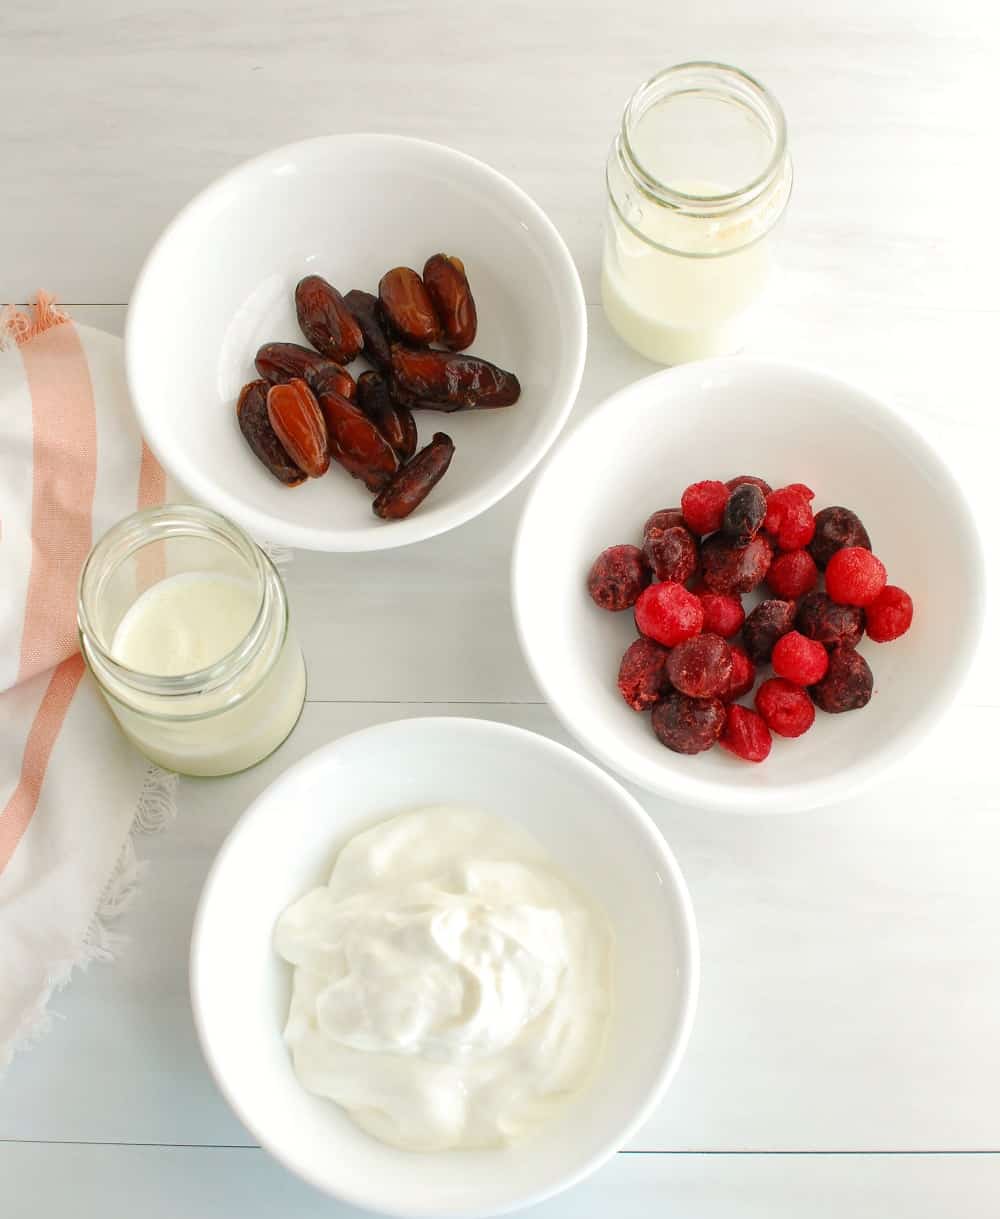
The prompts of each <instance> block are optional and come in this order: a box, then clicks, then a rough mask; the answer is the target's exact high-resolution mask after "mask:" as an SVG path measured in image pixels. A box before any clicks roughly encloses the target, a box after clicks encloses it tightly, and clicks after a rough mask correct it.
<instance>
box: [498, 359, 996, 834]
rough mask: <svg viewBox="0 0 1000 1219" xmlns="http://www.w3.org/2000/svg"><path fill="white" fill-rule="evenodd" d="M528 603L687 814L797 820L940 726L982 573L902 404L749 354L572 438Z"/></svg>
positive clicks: (977, 624) (615, 400)
mask: <svg viewBox="0 0 1000 1219" xmlns="http://www.w3.org/2000/svg"><path fill="white" fill-rule="evenodd" d="M740 471H748V472H747V473H740ZM513 597H514V608H515V617H516V620H517V625H518V631H519V635H520V639H521V643H522V646H523V649H524V653H525V656H526V658H527V660H528V663H529V665H530V666H531V668H532V671H533V673H534V675H535V677H536V678H537V680H538V682H539V684H540V685H541V687H542V689H543V691H544V693H545V695H546V696H547V698H548V699H549V701H550V703H551V705H552V707H553V709H554V710H555V712H556V713H557V715H559V717H560V718H561V719H562V721H563V722H564V723H565V725H566V726H567V727H568V728H569V729H570V731H572V732H573V733H574V734H575V735H576V736H577V738H578V739H579V740H580V741H581V742H582V743H583V744H584V745H585V746H586V747H587V748H589V749H590V750H591V752H593V753H594V754H595V755H596V756H597V757H599V758H600V759H601V760H602V761H604V762H605V763H606V764H607V765H609V766H611V767H613V768H614V769H615V770H617V771H619V772H620V773H621V774H623V775H624V776H625V777H627V778H629V779H631V780H633V781H634V782H636V783H638V784H640V785H642V786H643V787H646V788H648V789H649V790H651V791H654V792H657V793H659V794H662V795H667V796H673V797H675V798H677V799H679V800H683V801H685V802H687V803H691V804H698V805H702V806H710V807H718V808H724V809H729V810H732V811H740V812H779V811H793V810H796V809H804V808H809V807H815V806H817V805H821V804H827V803H831V802H834V801H837V800H841V799H844V798H846V797H847V796H848V795H849V794H851V793H853V792H855V791H857V790H859V789H860V788H861V787H862V786H864V785H865V784H866V783H868V782H870V781H871V780H872V779H874V778H875V777H876V776H877V775H879V774H880V773H881V772H883V771H884V770H885V769H886V768H887V767H888V766H889V765H890V764H891V763H893V762H895V761H897V760H898V759H900V758H902V757H903V756H904V755H905V753H906V752H907V751H908V750H909V749H910V748H912V747H913V745H915V744H916V743H917V742H918V741H919V740H920V739H922V738H923V737H924V736H926V734H927V733H928V732H929V731H930V730H931V729H932V727H933V725H934V723H935V722H936V720H937V719H938V717H939V716H940V715H941V714H942V712H943V711H944V710H945V709H946V708H947V706H948V704H949V702H950V701H951V698H952V696H953V695H954V693H955V691H956V690H957V688H958V685H959V683H960V682H961V680H962V677H963V675H964V673H965V671H966V669H967V668H968V666H969V664H970V663H971V660H972V657H973V654H974V650H975V647H976V643H977V641H978V637H979V634H980V632H981V627H982V620H983V605H984V575H983V562H982V555H981V549H980V545H979V540H978V536H977V533H976V529H975V525H974V523H973V520H972V516H971V513H970V511H969V509H968V506H967V504H966V501H965V498H964V496H963V494H962V491H961V488H960V486H959V484H958V482H957V481H956V479H955V478H954V477H953V476H952V475H951V473H950V472H949V471H948V469H947V468H946V467H945V465H944V464H943V463H942V461H941V459H940V458H939V457H938V455H937V454H936V453H935V451H934V450H933V449H932V448H931V447H930V446H929V445H928V444H927V442H926V441H925V440H924V439H923V438H922V437H921V436H920V434H919V432H918V431H917V430H916V429H915V428H914V427H913V426H912V425H911V424H910V423H909V422H908V421H907V420H906V419H905V418H904V417H903V416H902V415H901V414H899V413H898V412H897V411H896V410H894V409H893V408H892V407H890V406H888V405H887V404H885V403H883V402H881V401H879V400H878V399H876V398H873V397H871V396H870V395H868V394H866V393H864V392H863V391H861V390H859V389H856V388H854V387H852V386H849V385H847V384H845V383H843V382H841V381H837V380H835V379H834V378H832V377H829V376H827V375H825V374H822V373H819V372H815V371H811V370H808V369H804V368H800V367H795V366H790V365H782V364H777V363H769V362H764V361H759V360H750V359H743V358H741V359H722V360H709V361H704V362H701V363H698V364H693V365H688V366H686V367H683V368H679V369H672V370H669V371H667V372H664V373H658V374H655V375H654V376H652V377H649V378H646V379H645V380H644V381H640V382H638V383H636V384H634V385H632V386H629V387H628V388H627V389H625V390H623V391H621V392H620V393H618V394H615V395H614V396H613V397H612V398H610V399H609V400H608V401H606V402H605V403H604V404H602V405H601V406H600V407H598V408H597V409H596V410H595V411H594V413H593V414H592V415H591V416H590V417H589V418H588V419H587V420H585V421H584V422H583V423H582V424H581V425H580V426H578V427H577V429H576V430H575V431H574V433H573V434H572V435H571V436H570V437H569V439H568V440H567V441H566V442H565V443H564V444H563V445H562V447H561V448H560V449H559V451H558V452H557V453H556V455H555V456H554V458H553V459H552V460H551V461H550V462H549V464H548V466H547V467H546V469H545V470H544V471H543V473H542V475H541V477H540V478H539V480H538V483H537V484H536V486H535V488H534V490H533V493H532V495H531V497H530V499H529V502H528V504H527V506H526V509H525V512H524V516H523V519H522V523H521V527H520V531H519V535H518V541H517V545H516V550H515V556H514V571H513Z"/></svg>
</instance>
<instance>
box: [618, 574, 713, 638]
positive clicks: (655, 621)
mask: <svg viewBox="0 0 1000 1219" xmlns="http://www.w3.org/2000/svg"><path fill="white" fill-rule="evenodd" d="M704 620H705V614H704V611H703V610H702V608H701V602H700V601H699V600H698V598H697V597H696V596H695V595H694V593H689V592H688V590H687V589H686V588H685V587H684V585H683V584H678V583H676V582H675V581H674V580H664V581H663V583H662V584H652V585H650V587H649V588H647V589H645V590H644V591H643V592H642V593H641V594H640V596H639V600H638V601H637V602H636V603H635V625H636V627H637V628H638V630H639V634H640V635H645V636H646V638H647V639H655V640H656V642H657V643H662V644H663V645H664V647H668V648H672V647H674V646H675V645H676V644H678V643H680V642H681V640H682V639H687V638H689V637H690V636H691V635H697V634H698V632H699V631H700V630H701V627H702V623H703V622H704Z"/></svg>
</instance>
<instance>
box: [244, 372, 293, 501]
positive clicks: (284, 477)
mask: <svg viewBox="0 0 1000 1219" xmlns="http://www.w3.org/2000/svg"><path fill="white" fill-rule="evenodd" d="M267 391H268V384H267V382H266V381H251V382H250V383H249V384H247V385H244V386H243V388H242V389H241V390H240V397H239V401H238V402H237V404H236V418H237V419H238V420H239V425H240V431H241V432H242V433H243V435H244V437H245V438H246V442H247V444H248V445H249V446H250V448H251V449H253V451H254V453H255V454H256V456H257V458H258V459H259V460H260V461H261V462H262V464H263V465H265V466H267V468H268V469H269V470H270V471H271V473H272V474H273V475H274V477H275V478H276V479H277V480H278V482H281V483H284V484H285V486H286V487H297V486H299V484H300V483H304V482H305V481H306V476H305V475H304V474H303V473H302V471H301V470H300V469H299V467H298V466H297V465H296V464H295V462H294V461H292V459H291V458H290V457H289V456H288V454H287V453H286V452H285V450H284V448H283V447H282V444H281V441H280V440H279V439H278V434H277V432H275V430H274V428H273V427H271V420H270V419H269V418H268V415H267Z"/></svg>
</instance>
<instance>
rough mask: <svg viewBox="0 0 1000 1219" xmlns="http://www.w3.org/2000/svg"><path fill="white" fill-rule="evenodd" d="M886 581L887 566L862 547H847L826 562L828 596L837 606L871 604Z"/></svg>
mask: <svg viewBox="0 0 1000 1219" xmlns="http://www.w3.org/2000/svg"><path fill="white" fill-rule="evenodd" d="M885 581H886V573H885V566H884V565H883V564H882V562H881V561H880V560H879V559H877V558H876V557H875V556H874V555H873V554H872V552H871V551H870V550H865V548H864V547H863V546H845V547H844V549H843V550H838V551H837V552H836V554H835V555H834V556H833V557H832V558H831V559H830V562H829V563H827V565H826V591H827V595H828V596H829V597H830V599H831V600H832V601H836V602H837V604H838V605H871V603H872V602H873V601H874V600H875V598H876V597H877V596H878V595H879V593H880V592H881V591H882V589H883V588H885Z"/></svg>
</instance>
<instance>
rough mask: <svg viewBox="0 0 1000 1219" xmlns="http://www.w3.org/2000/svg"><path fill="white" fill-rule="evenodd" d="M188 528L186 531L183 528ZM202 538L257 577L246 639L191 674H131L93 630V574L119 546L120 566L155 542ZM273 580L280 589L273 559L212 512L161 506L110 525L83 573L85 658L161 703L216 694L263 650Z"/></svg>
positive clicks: (80, 618)
mask: <svg viewBox="0 0 1000 1219" xmlns="http://www.w3.org/2000/svg"><path fill="white" fill-rule="evenodd" d="M171 522H175V523H177V525H178V527H177V528H175V529H173V530H169V531H168V526H169V525H170V523H171ZM157 526H160V527H161V528H163V536H162V538H161V537H158V536H157V533H156V527H157ZM185 526H188V527H187V528H185ZM199 533H201V534H203V535H204V534H207V535H208V536H209V537H211V536H213V535H214V537H215V538H216V539H217V540H219V541H220V542H228V543H229V544H231V545H234V546H235V548H236V549H237V550H238V551H239V552H240V553H241V554H242V555H243V557H244V558H245V559H246V560H247V561H248V563H249V565H250V567H251V568H252V570H253V572H254V573H255V575H256V577H257V580H258V583H259V586H260V599H259V602H258V605H257V612H256V614H255V615H254V620H253V622H252V623H251V625H250V627H249V628H248V630H247V633H246V634H245V635H244V636H243V638H242V639H241V640H240V642H239V643H237V644H236V646H235V647H234V648H231V649H230V651H228V652H226V653H225V655H223V656H220V657H219V659H218V660H216V661H215V662H214V663H213V664H211V665H207V666H205V667H204V668H202V669H195V670H193V671H192V672H190V673H176V674H157V673H145V672H143V671H142V670H141V669H132V668H130V667H129V666H128V665H125V664H122V662H121V661H119V660H116V659H115V657H114V656H113V655H112V654H111V652H110V651H108V649H107V648H106V647H105V646H104V644H103V643H102V641H101V636H100V634H99V633H98V631H97V629H96V628H95V626H94V622H93V619H92V615H91V613H90V610H89V607H88V596H87V592H88V584H89V581H90V579H91V578H92V569H93V568H94V566H95V565H96V564H98V563H100V562H101V561H102V560H107V559H108V557H109V554H110V553H111V552H112V551H113V550H114V548H115V547H116V546H117V545H121V546H122V548H123V549H122V553H121V554H120V555H118V556H117V557H116V566H117V565H118V564H120V563H122V562H124V561H125V560H126V559H128V558H130V557H131V556H132V555H133V554H135V553H136V551H137V550H140V549H142V547H144V546H148V545H150V544H151V543H152V542H156V541H160V540H165V539H166V538H168V537H184V536H189V537H194V536H198V534H199ZM130 535H131V537H130ZM272 576H273V577H274V579H275V580H276V582H277V585H278V587H279V588H280V587H281V580H280V578H279V577H278V575H277V569H276V568H275V566H274V564H273V562H272V561H271V559H270V558H269V556H268V555H266V554H265V553H264V551H263V550H261V548H260V547H259V546H258V545H257V544H256V543H255V542H254V541H253V539H252V538H251V537H250V536H249V535H248V534H246V533H245V532H244V531H243V530H242V529H240V527H239V526H238V525H236V524H234V523H233V522H232V521H230V520H229V519H228V518H226V517H224V516H222V515H220V514H219V513H217V512H213V511H212V510H211V509H209V508H200V507H197V506H195V505H194V504H163V505H158V506H157V507H154V508H145V509H143V510H141V511H139V512H133V513H131V514H130V515H129V516H127V517H124V518H123V519H122V520H120V521H118V523H117V524H115V525H112V526H111V528H110V529H108V530H107V532H106V533H104V534H103V535H102V536H101V537H100V538H99V539H98V540H97V542H95V543H94V546H93V547H92V549H91V551H90V554H89V555H88V556H87V559H86V561H85V562H84V565H83V568H82V570H81V572H80V579H79V581H78V584H77V626H78V628H79V632H80V642H81V646H82V648H83V652H84V655H85V656H86V658H87V660H88V662H90V661H91V659H92V658H94V659H96V660H98V661H99V663H100V665H101V666H102V668H104V669H106V670H107V671H108V673H109V674H110V675H111V676H112V677H114V678H115V679H116V680H118V681H119V682H121V684H122V685H123V686H126V687H128V688H129V689H131V690H134V691H137V692H141V693H143V694H150V695H154V696H157V697H160V698H181V697H185V696H190V695H192V694H196V693H200V692H205V691H210V690H213V689H217V688H218V687H219V686H221V685H224V684H225V683H226V682H228V681H231V680H232V679H233V678H234V677H236V676H238V675H239V674H240V673H241V672H242V671H243V670H244V669H245V668H246V667H247V665H249V664H250V663H251V661H252V660H253V659H254V657H255V656H256V655H257V652H258V651H259V649H260V645H261V642H262V640H263V638H264V637H265V635H266V632H267V620H268V611H269V600H268V596H267V592H268V584H269V582H270V580H269V578H270V577H272Z"/></svg>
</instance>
